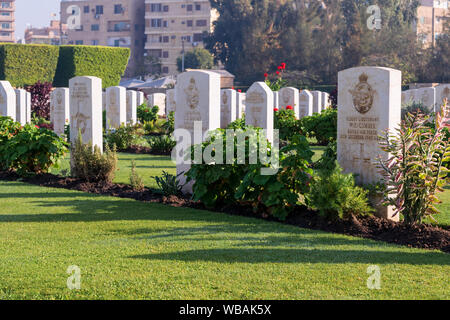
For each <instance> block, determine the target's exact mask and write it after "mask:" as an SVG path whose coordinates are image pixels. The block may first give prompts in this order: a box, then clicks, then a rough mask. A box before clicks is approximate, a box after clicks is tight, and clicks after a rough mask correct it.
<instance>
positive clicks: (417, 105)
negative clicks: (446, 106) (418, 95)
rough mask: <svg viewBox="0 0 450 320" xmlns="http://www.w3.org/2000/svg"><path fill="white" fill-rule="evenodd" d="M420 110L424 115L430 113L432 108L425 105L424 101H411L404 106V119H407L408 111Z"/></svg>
mask: <svg viewBox="0 0 450 320" xmlns="http://www.w3.org/2000/svg"><path fill="white" fill-rule="evenodd" d="M417 112H420V113H422V114H424V115H430V114H431V110H430V109H428V108H427V107H426V106H424V105H423V103H422V102H416V101H411V102H409V103H407V104H406V105H405V106H404V107H403V108H402V120H405V119H406V115H407V114H408V113H417Z"/></svg>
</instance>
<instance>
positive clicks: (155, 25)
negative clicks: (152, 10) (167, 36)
mask: <svg viewBox="0 0 450 320" xmlns="http://www.w3.org/2000/svg"><path fill="white" fill-rule="evenodd" d="M150 25H151V26H152V28H161V25H162V19H151V21H150Z"/></svg>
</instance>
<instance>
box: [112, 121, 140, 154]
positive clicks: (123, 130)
mask: <svg viewBox="0 0 450 320" xmlns="http://www.w3.org/2000/svg"><path fill="white" fill-rule="evenodd" d="M138 139H139V134H138V130H137V127H136V126H134V125H130V124H127V125H123V124H122V125H121V126H120V127H119V128H118V129H111V130H108V131H106V133H105V141H106V143H107V144H108V145H109V147H110V148H112V146H113V145H115V146H116V147H117V149H118V150H126V149H128V148H129V147H130V146H132V145H134V144H136V142H137V141H138Z"/></svg>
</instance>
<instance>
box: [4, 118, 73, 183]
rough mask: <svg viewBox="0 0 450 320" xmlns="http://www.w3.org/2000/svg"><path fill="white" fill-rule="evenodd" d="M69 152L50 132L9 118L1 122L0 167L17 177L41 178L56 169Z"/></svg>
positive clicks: (64, 143) (65, 145)
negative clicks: (15, 174) (39, 175)
mask: <svg viewBox="0 0 450 320" xmlns="http://www.w3.org/2000/svg"><path fill="white" fill-rule="evenodd" d="M67 151H68V149H67V144H66V142H65V141H64V140H63V139H61V138H60V137H58V135H56V134H55V133H54V132H53V131H50V130H47V129H45V128H39V127H37V126H35V125H31V124H26V125H25V126H23V127H20V125H19V124H18V123H14V122H12V121H11V120H10V119H9V118H6V119H5V118H1V119H0V165H1V167H3V169H13V170H16V171H17V173H19V174H20V175H27V174H40V173H46V172H49V171H50V168H52V167H54V168H58V166H59V163H60V161H61V159H62V158H63V157H64V155H65V153H66V152H67Z"/></svg>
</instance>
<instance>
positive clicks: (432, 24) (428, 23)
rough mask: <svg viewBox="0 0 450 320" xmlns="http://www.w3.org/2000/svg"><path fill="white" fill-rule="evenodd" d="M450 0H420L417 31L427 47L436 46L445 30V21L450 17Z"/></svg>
mask: <svg viewBox="0 0 450 320" xmlns="http://www.w3.org/2000/svg"><path fill="white" fill-rule="evenodd" d="M449 6H450V1H449V0H420V6H419V7H418V9H417V22H416V24H415V26H414V27H415V31H416V32H417V37H418V38H419V40H420V41H422V43H423V44H424V46H425V47H429V46H434V44H435V41H436V39H437V38H438V37H439V36H440V35H441V34H442V33H443V31H444V22H445V20H446V19H450V12H449Z"/></svg>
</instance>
